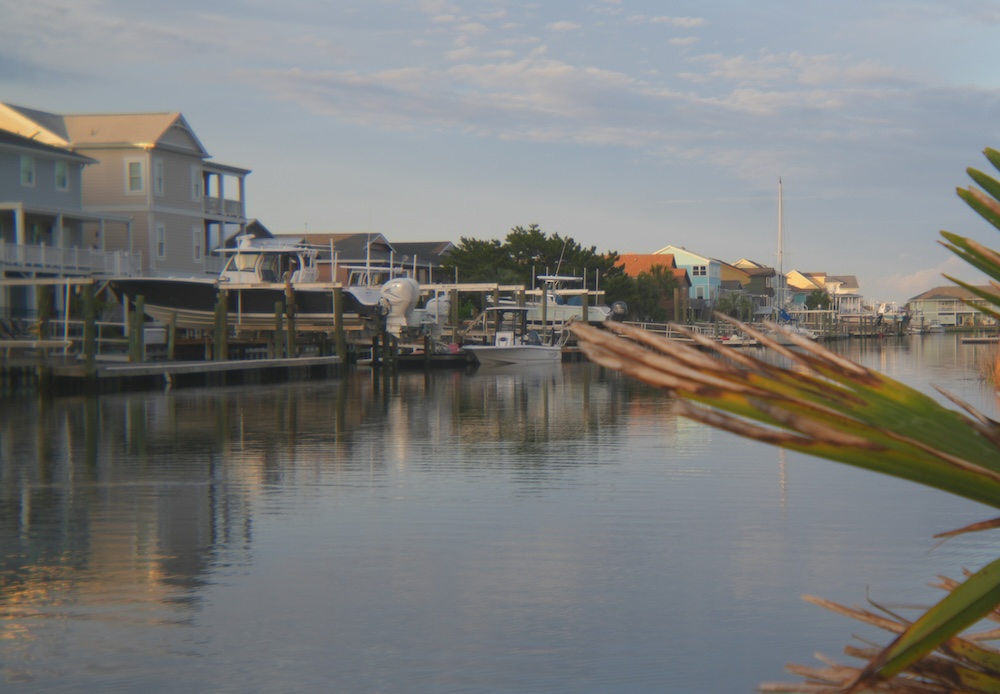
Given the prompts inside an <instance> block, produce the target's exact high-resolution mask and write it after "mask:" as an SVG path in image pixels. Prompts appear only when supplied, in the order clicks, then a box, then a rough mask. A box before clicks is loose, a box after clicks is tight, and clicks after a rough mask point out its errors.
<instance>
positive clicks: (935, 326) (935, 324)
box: [927, 320, 944, 333]
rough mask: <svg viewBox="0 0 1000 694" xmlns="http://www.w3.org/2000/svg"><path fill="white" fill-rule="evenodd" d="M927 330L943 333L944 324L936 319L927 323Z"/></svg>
mask: <svg viewBox="0 0 1000 694" xmlns="http://www.w3.org/2000/svg"><path fill="white" fill-rule="evenodd" d="M927 332H929V333H943V332H944V326H943V325H941V324H940V323H938V322H937V321H936V320H932V321H931V322H930V323H929V324H928V325H927Z"/></svg>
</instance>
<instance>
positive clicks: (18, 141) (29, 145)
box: [0, 129, 97, 164]
mask: <svg viewBox="0 0 1000 694" xmlns="http://www.w3.org/2000/svg"><path fill="white" fill-rule="evenodd" d="M0 147H8V148H14V149H21V150H30V151H32V152H39V153H42V154H46V155H49V156H51V157H54V158H57V159H66V160H69V161H75V162H78V163H80V164H95V163H97V160H95V159H91V158H90V157H85V156H83V155H82V154H77V153H76V152H71V151H69V150H68V149H64V148H62V147H56V146H55V145H48V144H45V143H44V142H38V141H37V140H33V139H31V138H30V137H24V136H22V135H18V134H16V133H12V132H8V131H6V130H2V129H0Z"/></svg>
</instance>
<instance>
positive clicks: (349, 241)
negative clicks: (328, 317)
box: [301, 232, 454, 285]
mask: <svg viewBox="0 0 1000 694" xmlns="http://www.w3.org/2000/svg"><path fill="white" fill-rule="evenodd" d="M301 238H302V239H303V240H304V241H305V242H306V243H309V244H311V245H314V246H318V247H319V248H320V249H329V250H328V251H326V252H325V253H324V254H323V255H322V256H321V257H320V261H319V266H318V267H319V273H320V279H322V280H324V281H329V280H330V279H333V280H334V281H337V282H341V283H343V284H356V285H366V284H372V285H379V284H382V283H383V282H385V281H386V280H387V279H389V278H390V277H391V276H394V275H400V274H402V275H406V276H409V277H412V278H414V279H415V280H417V282H420V283H421V284H428V283H432V282H448V281H450V279H451V278H447V277H441V276H440V268H441V263H442V261H443V260H444V258H445V257H446V256H447V254H448V252H449V251H450V250H451V249H452V248H453V247H454V246H453V244H452V243H451V242H450V241H426V242H402V243H399V242H390V241H389V239H387V238H386V237H385V236H383V235H382V234H378V233H372V232H351V233H338V234H327V233H317V232H310V233H308V234H303V235H301ZM330 257H332V258H333V263H332V264H328V262H329V261H328V258H330Z"/></svg>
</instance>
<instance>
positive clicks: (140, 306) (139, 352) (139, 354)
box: [128, 296, 146, 363]
mask: <svg viewBox="0 0 1000 694" xmlns="http://www.w3.org/2000/svg"><path fill="white" fill-rule="evenodd" d="M145 307H146V297H144V296H137V297H135V310H134V311H133V312H132V316H131V320H130V321H129V334H128V360H129V361H130V362H132V363H138V362H141V361H144V359H143V356H144V355H143V352H145V346H144V345H143V338H144V337H145V330H144V327H143V322H144V321H145V318H146V311H145Z"/></svg>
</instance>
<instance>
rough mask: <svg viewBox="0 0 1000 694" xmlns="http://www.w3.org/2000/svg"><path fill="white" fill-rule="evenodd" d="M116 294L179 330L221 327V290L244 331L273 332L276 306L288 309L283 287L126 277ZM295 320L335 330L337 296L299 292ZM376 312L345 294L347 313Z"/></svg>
mask: <svg viewBox="0 0 1000 694" xmlns="http://www.w3.org/2000/svg"><path fill="white" fill-rule="evenodd" d="M110 284H111V287H112V289H114V290H115V291H116V292H118V293H120V294H123V295H124V296H127V297H128V298H129V300H130V301H132V302H135V301H136V299H137V298H138V297H140V296H141V297H142V298H143V302H144V304H143V305H144V310H145V312H146V315H148V316H149V317H151V318H153V319H154V320H158V321H162V322H164V323H170V322H173V323H174V324H175V325H176V326H177V327H179V328H189V329H211V328H214V327H215V306H216V304H217V303H218V301H219V291H220V286H221V287H223V288H224V290H225V291H224V293H225V296H226V310H227V320H228V323H229V325H230V326H231V327H235V328H238V329H241V330H273V329H274V323H275V313H276V311H281V309H280V308H276V306H284V304H285V296H286V288H285V286H284V285H283V284H269V285H260V286H240V287H229V286H226V285H225V284H224V283H222V284H221V285H220V283H219V282H218V281H216V280H210V279H197V278H190V279H189V278H181V279H177V278H159V277H145V278H126V279H116V280H112V281H111V282H110ZM293 296H294V298H295V320H296V328H297V329H299V330H331V331H332V330H333V329H334V311H333V291H332V290H331V289H330V288H329V287H324V288H321V289H320V288H315V289H313V288H296V289H295V290H294V293H293ZM373 308H374V307H372V306H368V305H366V304H363V303H362V302H361V301H359V300H358V299H357V298H356V297H354V296H353V295H352V294H350V292H349V291H347V290H345V291H344V309H343V310H344V313H345V315H348V314H351V313H358V314H361V315H367V314H369V313H371V311H372V310H373Z"/></svg>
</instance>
